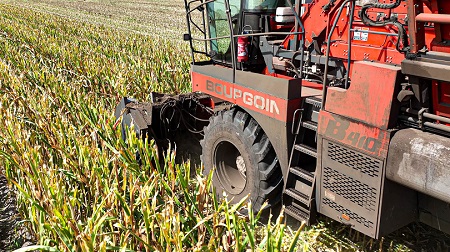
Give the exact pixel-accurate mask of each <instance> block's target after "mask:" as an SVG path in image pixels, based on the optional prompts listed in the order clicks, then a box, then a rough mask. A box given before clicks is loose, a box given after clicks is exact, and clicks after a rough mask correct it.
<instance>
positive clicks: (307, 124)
mask: <svg viewBox="0 0 450 252" xmlns="http://www.w3.org/2000/svg"><path fill="white" fill-rule="evenodd" d="M321 105H322V99H321V98H320V97H314V96H313V97H307V98H305V99H304V100H303V110H302V111H301V115H300V116H299V118H298V119H297V120H298V123H297V125H296V127H294V132H293V133H294V135H295V139H294V148H292V152H291V157H290V160H289V172H288V175H287V179H286V183H285V185H284V191H283V204H284V205H285V212H286V214H288V215H289V216H291V217H294V218H295V219H297V220H299V221H305V222H306V224H307V225H310V224H313V223H314V222H315V221H316V215H317V211H316V205H315V181H316V178H315V174H316V162H317V138H316V136H317V122H318V116H319V111H320V107H321ZM294 119H295V118H294Z"/></svg>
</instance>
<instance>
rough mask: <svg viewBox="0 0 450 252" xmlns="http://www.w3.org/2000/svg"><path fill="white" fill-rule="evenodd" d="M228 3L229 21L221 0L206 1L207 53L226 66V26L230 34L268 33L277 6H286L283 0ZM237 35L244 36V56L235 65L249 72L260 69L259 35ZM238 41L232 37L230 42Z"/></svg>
mask: <svg viewBox="0 0 450 252" xmlns="http://www.w3.org/2000/svg"><path fill="white" fill-rule="evenodd" d="M229 3H230V10H231V22H230V21H229V20H228V18H227V13H226V10H227V8H226V7H227V6H226V3H225V0H217V1H213V2H210V3H208V4H207V18H208V24H209V25H208V30H209V36H210V39H212V40H211V41H210V52H208V54H209V56H210V57H211V59H212V60H213V62H214V63H216V64H223V65H226V66H231V65H232V55H231V54H232V47H231V43H230V35H231V34H230V26H231V27H232V29H233V35H239V34H253V33H266V32H271V31H273V30H275V29H276V25H275V14H276V11H277V8H278V7H286V6H287V5H286V2H285V0H265V1H264V0H244V1H241V0H229ZM230 23H231V24H230ZM291 27H292V26H290V28H291ZM241 38H245V39H244V40H246V42H247V45H248V46H247V57H248V59H247V60H245V62H241V63H240V64H238V65H237V67H238V68H240V69H246V70H251V71H260V70H262V69H263V68H264V67H265V63H264V58H263V56H262V54H261V51H260V50H259V37H257V36H255V37H252V36H249V37H241ZM238 40H239V38H235V41H234V45H237V43H238ZM241 41H242V40H241ZM241 41H240V42H241ZM236 48H237V46H236ZM236 50H237V49H236Z"/></svg>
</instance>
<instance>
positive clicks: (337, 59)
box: [116, 0, 450, 238]
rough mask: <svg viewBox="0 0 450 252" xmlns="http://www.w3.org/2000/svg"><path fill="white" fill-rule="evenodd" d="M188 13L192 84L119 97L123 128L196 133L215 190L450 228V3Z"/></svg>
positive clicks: (311, 213) (159, 134)
mask: <svg viewBox="0 0 450 252" xmlns="http://www.w3.org/2000/svg"><path fill="white" fill-rule="evenodd" d="M185 7H186V18H187V27H188V33H187V34H185V35H184V39H185V40H186V41H188V42H189V43H190V45H191V49H192V67H191V75H192V91H193V92H192V93H189V94H183V95H178V96H167V95H162V94H157V93H152V97H153V98H152V101H151V102H147V103H142V102H137V101H134V100H131V99H127V98H124V99H123V101H122V102H121V104H119V106H118V107H117V109H116V115H117V116H119V115H121V114H122V115H123V116H122V118H123V120H122V123H123V125H124V126H125V125H130V124H131V123H133V124H134V125H135V129H136V131H137V133H139V134H140V135H141V136H142V137H150V138H153V139H155V140H156V143H157V144H159V146H164V144H165V143H167V142H168V141H175V143H176V142H177V139H180V136H181V138H182V137H183V136H185V135H186V134H190V135H192V136H193V137H194V138H193V139H197V140H198V141H199V142H200V144H201V148H202V156H201V159H202V162H203V164H204V166H205V173H208V172H210V171H211V170H212V169H213V168H214V176H213V183H214V186H215V188H216V190H217V192H218V193H219V194H220V195H222V192H223V191H226V193H227V194H228V195H229V196H230V197H233V198H234V200H235V201H238V200H239V199H242V197H244V196H246V195H248V194H250V195H251V196H250V200H251V201H252V203H253V206H254V207H255V209H256V210H258V209H260V208H261V206H262V205H263V203H264V202H265V201H267V202H268V203H269V206H273V205H274V204H277V203H279V202H280V201H281V202H282V203H283V204H284V205H285V207H286V208H285V211H286V213H287V214H289V215H290V216H292V217H294V218H296V219H298V220H303V221H306V222H307V223H308V224H309V223H312V222H314V221H315V219H316V216H317V214H322V215H326V216H329V217H331V218H333V219H335V220H337V221H339V222H342V223H345V224H348V225H351V226H352V228H354V229H356V230H358V231H360V232H362V233H364V234H366V235H368V236H371V237H374V238H379V237H381V236H384V235H386V234H388V233H390V232H392V231H394V230H396V229H398V228H400V227H402V226H404V225H406V224H408V223H410V222H413V221H421V222H424V223H426V224H428V225H430V226H433V227H435V228H437V229H439V230H442V231H445V232H448V233H450V204H449V203H450V1H444V0H385V1H382V2H378V1H377V0H360V1H356V0H296V1H293V2H291V1H290V0H284V1H283V0H278V1H277V0H267V1H262V0H239V1H238V0H190V1H188V0H185ZM197 55H203V56H201V57H198V56H197ZM200 58H203V59H207V60H205V61H199V60H197V59H200Z"/></svg>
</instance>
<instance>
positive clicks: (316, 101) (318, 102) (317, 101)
mask: <svg viewBox="0 0 450 252" xmlns="http://www.w3.org/2000/svg"><path fill="white" fill-rule="evenodd" d="M305 103H308V104H311V105H313V106H315V107H321V106H322V97H317V96H310V97H306V98H305Z"/></svg>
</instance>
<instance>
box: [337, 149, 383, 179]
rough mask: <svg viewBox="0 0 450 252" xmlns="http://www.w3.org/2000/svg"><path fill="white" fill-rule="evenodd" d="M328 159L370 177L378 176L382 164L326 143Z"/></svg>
mask: <svg viewBox="0 0 450 252" xmlns="http://www.w3.org/2000/svg"><path fill="white" fill-rule="evenodd" d="M328 157H329V158H330V159H331V160H333V161H336V162H339V163H341V164H344V165H346V166H348V167H351V168H352V169H354V170H357V171H360V172H362V173H364V174H366V175H368V176H371V177H374V178H375V177H378V176H380V175H379V174H380V167H381V164H382V162H381V161H379V160H377V159H373V158H370V157H367V156H365V155H362V154H360V153H358V152H355V151H352V150H349V149H346V148H343V147H341V146H339V145H336V144H333V143H331V142H328Z"/></svg>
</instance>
